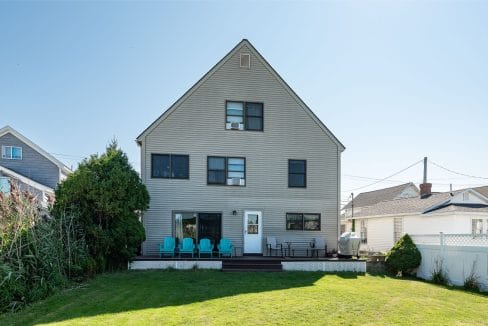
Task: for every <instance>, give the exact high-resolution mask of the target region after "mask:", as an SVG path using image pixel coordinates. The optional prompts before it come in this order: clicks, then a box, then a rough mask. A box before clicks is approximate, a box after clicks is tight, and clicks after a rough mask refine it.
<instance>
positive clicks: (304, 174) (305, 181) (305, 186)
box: [288, 158, 308, 188]
mask: <svg viewBox="0 0 488 326" xmlns="http://www.w3.org/2000/svg"><path fill="white" fill-rule="evenodd" d="M291 161H303V162H305V172H304V173H292V172H290V163H291ZM307 172H308V171H307V160H302V159H294V158H289V159H288V188H307ZM290 174H294V175H302V174H303V176H304V185H303V186H291V185H290Z"/></svg>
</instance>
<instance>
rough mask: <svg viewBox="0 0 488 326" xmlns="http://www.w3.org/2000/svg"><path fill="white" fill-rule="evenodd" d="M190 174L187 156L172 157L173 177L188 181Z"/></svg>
mask: <svg viewBox="0 0 488 326" xmlns="http://www.w3.org/2000/svg"><path fill="white" fill-rule="evenodd" d="M189 173H190V171H189V157H188V156H186V155H171V174H172V175H171V177H172V178H177V179H187V178H188V177H189Z"/></svg>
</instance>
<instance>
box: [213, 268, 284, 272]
mask: <svg viewBox="0 0 488 326" xmlns="http://www.w3.org/2000/svg"><path fill="white" fill-rule="evenodd" d="M222 271H223V272H281V271H283V270H282V269H281V268H280V269H275V268H273V269H267V268H222Z"/></svg>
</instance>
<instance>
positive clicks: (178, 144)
mask: <svg viewBox="0 0 488 326" xmlns="http://www.w3.org/2000/svg"><path fill="white" fill-rule="evenodd" d="M137 143H138V144H139V145H140V148H141V178H142V180H143V182H144V184H145V185H146V187H147V189H148V191H149V194H150V196H151V203H150V208H149V210H148V211H147V212H145V213H144V215H143V224H144V227H145V229H146V238H147V239H146V241H145V242H144V244H143V249H142V250H143V254H144V255H154V254H157V253H158V244H159V243H161V242H162V239H163V238H164V237H165V236H174V237H176V238H177V239H181V238H183V237H192V238H194V239H195V241H198V240H199V239H201V238H210V239H211V241H212V242H213V243H214V244H216V243H218V241H219V239H220V238H222V237H225V238H228V239H230V240H231V241H232V242H233V244H234V246H236V247H239V248H241V249H242V250H241V251H239V252H238V254H240V252H242V253H244V254H262V253H264V252H265V249H266V246H265V241H266V237H271V236H272V237H276V238H277V239H278V241H279V242H284V241H287V240H288V241H301V242H306V241H310V240H311V239H313V238H315V237H323V238H325V239H326V241H327V245H328V248H329V250H333V249H336V248H337V238H338V233H339V210H340V206H339V205H340V181H341V180H340V168H341V153H342V152H343V151H344V146H343V145H342V144H341V143H340V142H339V140H338V139H337V138H336V137H335V136H334V135H333V134H332V132H331V131H330V130H329V129H328V128H327V127H326V126H325V125H324V124H323V123H322V122H321V121H320V120H319V119H318V118H317V116H316V115H315V114H314V113H313V112H312V111H311V109H310V108H309V107H308V106H307V105H306V104H305V103H304V102H303V101H302V100H301V99H300V98H299V97H298V95H297V94H296V93H295V92H294V91H293V90H292V89H291V88H290V87H289V86H288V85H287V84H286V82H285V81H284V80H283V79H282V78H281V77H280V76H279V75H278V73H277V72H276V71H275V70H274V69H273V68H272V67H271V66H270V64H269V63H268V62H267V61H266V60H265V59H264V58H263V57H262V56H261V54H259V52H258V51H257V50H256V49H255V48H254V47H253V46H252V45H251V43H250V42H249V41H248V40H245V39H244V40H242V41H241V42H240V43H239V44H237V45H236V46H235V47H234V48H233V49H232V50H231V51H230V52H229V53H228V54H227V55H226V56H225V57H224V58H223V59H222V60H220V61H219V62H218V63H217V64H216V65H215V66H214V67H213V68H212V69H211V70H210V71H209V72H208V73H207V74H205V75H204V76H203V77H202V78H201V79H200V80H199V81H198V82H197V83H196V84H195V85H194V86H193V87H191V88H190V89H189V90H188V91H187V92H186V93H185V94H184V95H183V96H182V97H181V98H179V99H178V100H177V101H176V102H175V103H174V104H173V105H172V106H171V107H170V108H169V109H168V110H167V111H166V112H164V113H163V114H162V115H161V116H160V117H159V118H158V119H157V120H156V121H154V122H153V123H152V124H151V125H150V126H149V127H147V129H146V130H144V132H142V134H141V135H139V136H138V137H137Z"/></svg>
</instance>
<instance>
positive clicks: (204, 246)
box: [198, 239, 213, 258]
mask: <svg viewBox="0 0 488 326" xmlns="http://www.w3.org/2000/svg"><path fill="white" fill-rule="evenodd" d="M212 251H213V245H212V243H211V242H210V239H200V243H199V244H198V258H200V256H201V254H210V257H212Z"/></svg>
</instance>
